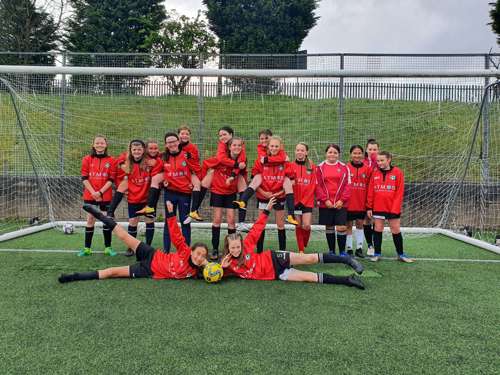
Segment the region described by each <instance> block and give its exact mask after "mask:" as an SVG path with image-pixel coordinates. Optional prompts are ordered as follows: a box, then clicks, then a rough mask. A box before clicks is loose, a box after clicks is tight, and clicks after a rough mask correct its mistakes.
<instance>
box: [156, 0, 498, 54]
mask: <svg viewBox="0 0 500 375" xmlns="http://www.w3.org/2000/svg"><path fill="white" fill-rule="evenodd" d="M490 1H493V0H355V1H353V0H321V1H320V6H319V8H318V9H317V15H318V16H320V19H319V20H318V24H317V25H316V26H315V27H314V28H313V29H312V30H311V31H310V32H309V35H308V36H307V38H306V39H305V40H304V42H303V44H302V49H307V50H308V52H309V53H328V52H359V53H361V52H381V53H468V52H470V53H485V52H488V51H489V50H490V48H492V49H493V52H498V51H499V49H498V47H497V45H496V39H495V35H494V34H493V32H492V31H491V27H490V26H489V25H488V22H490V19H489V14H488V12H489V9H490V6H489V5H488V2H490ZM165 5H166V7H167V9H176V10H177V11H178V12H179V13H181V14H186V15H189V16H195V15H196V13H197V10H198V9H201V10H205V7H204V6H203V4H202V1H201V0H167V1H166V2H165Z"/></svg>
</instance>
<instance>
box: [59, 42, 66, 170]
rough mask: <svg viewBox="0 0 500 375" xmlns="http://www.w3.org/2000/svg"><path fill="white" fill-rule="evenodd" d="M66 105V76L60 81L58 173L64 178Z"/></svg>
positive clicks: (64, 55)
mask: <svg viewBox="0 0 500 375" xmlns="http://www.w3.org/2000/svg"><path fill="white" fill-rule="evenodd" d="M62 65H63V66H66V51H63V55H62ZM65 105H66V74H63V75H62V81H61V126H60V129H59V168H60V169H59V173H60V175H61V176H64V122H65Z"/></svg>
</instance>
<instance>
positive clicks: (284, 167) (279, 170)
mask: <svg viewBox="0 0 500 375" xmlns="http://www.w3.org/2000/svg"><path fill="white" fill-rule="evenodd" d="M253 170H254V171H255V172H256V173H254V176H255V175H256V174H261V175H262V183H261V184H260V186H259V188H260V189H262V190H264V191H268V192H270V193H278V192H280V191H282V190H283V182H284V180H285V176H286V177H289V178H293V171H292V170H291V169H290V163H289V162H286V163H283V164H268V163H266V164H262V163H261V162H260V160H256V162H255V166H254V169H253ZM256 196H257V199H260V200H264V201H265V200H267V199H268V198H266V197H264V196H263V195H262V194H261V193H260V190H259V189H257V194H256ZM284 196H285V192H284V191H283V192H282V194H280V195H279V196H278V197H277V198H278V199H280V198H283V197H284Z"/></svg>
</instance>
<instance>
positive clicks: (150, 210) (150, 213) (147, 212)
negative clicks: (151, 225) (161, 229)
mask: <svg viewBox="0 0 500 375" xmlns="http://www.w3.org/2000/svg"><path fill="white" fill-rule="evenodd" d="M155 211H156V210H155V209H154V207H149V206H146V207H144V208H143V209H142V210H139V211H137V212H136V214H137V215H144V216H146V217H150V218H153V217H155V216H156V212H155Z"/></svg>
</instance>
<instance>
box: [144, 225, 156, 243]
mask: <svg viewBox="0 0 500 375" xmlns="http://www.w3.org/2000/svg"><path fill="white" fill-rule="evenodd" d="M154 235H155V223H146V244H148V245H151V243H152V242H153V237H154Z"/></svg>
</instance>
